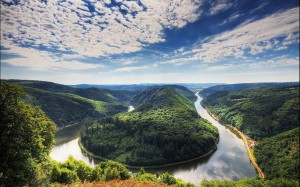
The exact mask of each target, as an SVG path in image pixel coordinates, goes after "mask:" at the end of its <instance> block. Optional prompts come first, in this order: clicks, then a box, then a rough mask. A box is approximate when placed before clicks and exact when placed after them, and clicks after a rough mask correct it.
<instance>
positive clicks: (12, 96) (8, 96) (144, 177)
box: [0, 82, 193, 187]
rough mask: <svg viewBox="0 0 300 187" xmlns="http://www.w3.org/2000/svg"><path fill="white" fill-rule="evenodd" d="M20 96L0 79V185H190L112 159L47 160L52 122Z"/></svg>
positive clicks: (52, 136)
mask: <svg viewBox="0 0 300 187" xmlns="http://www.w3.org/2000/svg"><path fill="white" fill-rule="evenodd" d="M24 96H25V92H24V91H23V90H22V89H21V88H20V87H19V86H16V85H13V84H10V83H7V82H1V85H0V107H1V110H0V117H1V124H0V125H1V126H0V127H1V131H0V143H1V146H0V153H1V154H0V159H1V162H0V186H33V187H34V186H50V185H51V186H60V185H61V184H71V183H73V184H75V183H76V184H75V185H76V186H82V185H84V184H87V182H92V183H90V184H88V185H89V186H91V185H96V182H99V181H112V182H114V180H118V181H120V180H127V181H128V179H131V180H130V181H129V183H128V184H142V185H144V184H153V185H155V184H157V185H155V186H166V185H178V186H182V187H184V186H186V187H187V186H193V185H191V184H189V183H185V182H183V181H182V180H180V179H175V178H174V177H173V176H172V175H169V174H168V173H164V174H162V175H160V177H158V176H156V175H155V174H151V173H147V172H145V171H144V170H143V169H141V170H140V171H139V172H137V173H135V174H130V172H129V171H128V170H127V169H126V168H125V166H124V165H122V164H120V163H117V162H113V161H108V162H100V163H99V164H97V165H96V166H95V167H94V168H91V167H89V166H88V165H86V164H85V163H84V162H83V161H78V160H75V159H74V158H72V157H69V158H68V160H66V161H65V162H56V161H51V160H50V158H49V152H50V150H51V148H52V146H53V143H54V131H55V124H54V123H53V122H52V121H51V120H50V119H49V118H48V117H47V116H46V115H45V113H44V112H43V111H42V110H41V109H40V108H38V107H33V106H31V105H29V104H26V103H25V102H24V101H22V98H23V97H24ZM139 181H143V182H139ZM148 182H151V183H148ZM103 184H104V186H105V185H106V184H109V183H108V182H106V183H104V182H103ZM121 184H127V183H126V182H124V183H123V182H121ZM159 184H162V185H159ZM163 184H166V185H163Z"/></svg>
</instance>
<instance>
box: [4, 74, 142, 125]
mask: <svg viewBox="0 0 300 187" xmlns="http://www.w3.org/2000/svg"><path fill="white" fill-rule="evenodd" d="M8 82H11V83H14V84H18V85H20V86H21V87H22V88H23V89H24V90H25V91H26V93H27V97H25V98H24V100H25V101H26V102H27V103H29V104H32V105H34V106H39V107H41V109H42V110H43V111H44V112H45V113H46V114H47V115H48V116H49V117H50V118H51V119H52V120H53V121H54V122H55V123H56V125H57V126H58V127H64V126H68V125H74V124H81V123H89V122H91V121H93V120H95V119H98V118H99V117H103V116H108V115H113V114H116V113H119V112H124V111H127V107H128V103H129V101H130V99H131V97H132V96H133V95H134V94H136V92H131V91H115V90H105V89H97V88H87V89H81V88H72V87H69V86H65V85H60V84H56V83H52V82H44V81H26V80H9V81H8Z"/></svg>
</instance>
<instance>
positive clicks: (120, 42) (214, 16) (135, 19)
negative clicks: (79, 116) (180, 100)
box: [0, 0, 299, 84]
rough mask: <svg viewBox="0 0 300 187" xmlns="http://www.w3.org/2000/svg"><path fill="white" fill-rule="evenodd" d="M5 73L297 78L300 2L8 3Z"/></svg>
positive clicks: (99, 79) (77, 78)
mask: <svg viewBox="0 0 300 187" xmlns="http://www.w3.org/2000/svg"><path fill="white" fill-rule="evenodd" d="M0 3H1V79H26V80H43V81H51V82H56V83H61V84H84V83H86V84H138V83H210V82H213V83H250V82H299V1H298V0H291V1H284V0H280V1H272V0H267V1H263V0H256V1H251V0H220V1H212V0H178V1H175V0H166V1H158V0H157V1H156V0H139V1H128V0H104V1H101V2H99V1H96V0H82V1H81V0H77V1H72V0H61V1H55V0H41V1H26V0H19V1H16V0H2V1H1V2H0Z"/></svg>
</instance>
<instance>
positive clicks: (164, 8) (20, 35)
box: [1, 0, 201, 57]
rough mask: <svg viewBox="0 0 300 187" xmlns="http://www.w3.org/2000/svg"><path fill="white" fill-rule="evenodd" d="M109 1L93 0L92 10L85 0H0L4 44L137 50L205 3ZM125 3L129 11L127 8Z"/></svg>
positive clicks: (82, 51)
mask: <svg viewBox="0 0 300 187" xmlns="http://www.w3.org/2000/svg"><path fill="white" fill-rule="evenodd" d="M11 2H13V1H11ZM110 3H111V1H110V0H105V1H92V2H91V5H92V6H94V8H95V12H89V8H88V5H87V4H86V3H85V2H84V1H81V0H76V1H74V0H66V1H64V2H57V1H56V0H48V1H47V3H44V2H41V1H37V0H32V1H26V2H25V1H20V2H19V3H18V4H14V3H12V4H13V5H11V6H7V5H6V4H5V3H4V2H2V1H1V44H2V43H9V44H17V45H19V46H20V45H24V44H25V45H28V46H44V47H46V48H48V49H51V48H55V49H60V50H61V51H72V52H74V53H77V54H79V55H83V56H87V57H100V56H109V55H112V54H122V53H130V52H136V51H139V50H141V49H142V48H143V47H144V46H147V45H149V44H152V43H159V42H163V41H164V40H165V39H164V28H174V27H177V28H181V27H183V26H185V25H186V24H187V23H190V22H194V21H196V20H197V19H198V17H199V12H198V8H199V6H200V5H201V3H200V2H196V1H193V0H165V1H160V0H141V1H140V4H138V3H136V2H135V1H118V4H117V5H114V6H111V4H110ZM122 7H123V8H124V7H125V8H126V9H127V10H128V11H129V12H128V13H127V14H123V13H122V12H121V10H120V8H122ZM130 12H134V13H135V15H134V16H133V15H132V14H131V13H130Z"/></svg>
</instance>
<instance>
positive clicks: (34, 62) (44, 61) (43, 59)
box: [1, 46, 104, 71]
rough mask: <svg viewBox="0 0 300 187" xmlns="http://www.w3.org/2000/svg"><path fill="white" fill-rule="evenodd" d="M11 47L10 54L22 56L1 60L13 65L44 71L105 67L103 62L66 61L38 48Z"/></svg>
mask: <svg viewBox="0 0 300 187" xmlns="http://www.w3.org/2000/svg"><path fill="white" fill-rule="evenodd" d="M4 47H6V46H4ZM9 48H10V49H9V50H5V52H6V53H8V54H15V55H18V54H22V56H21V58H9V59H4V60H2V61H1V63H8V64H10V65H12V66H19V67H27V68H30V69H34V70H42V71H45V70H59V69H70V70H87V69H95V68H101V67H104V66H103V65H101V64H88V63H82V62H79V61H76V60H69V61H65V60H63V59H58V58H57V57H55V56H53V55H52V54H51V53H49V52H45V51H37V50H36V49H30V48H23V47H18V46H9ZM3 52H4V51H3Z"/></svg>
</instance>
